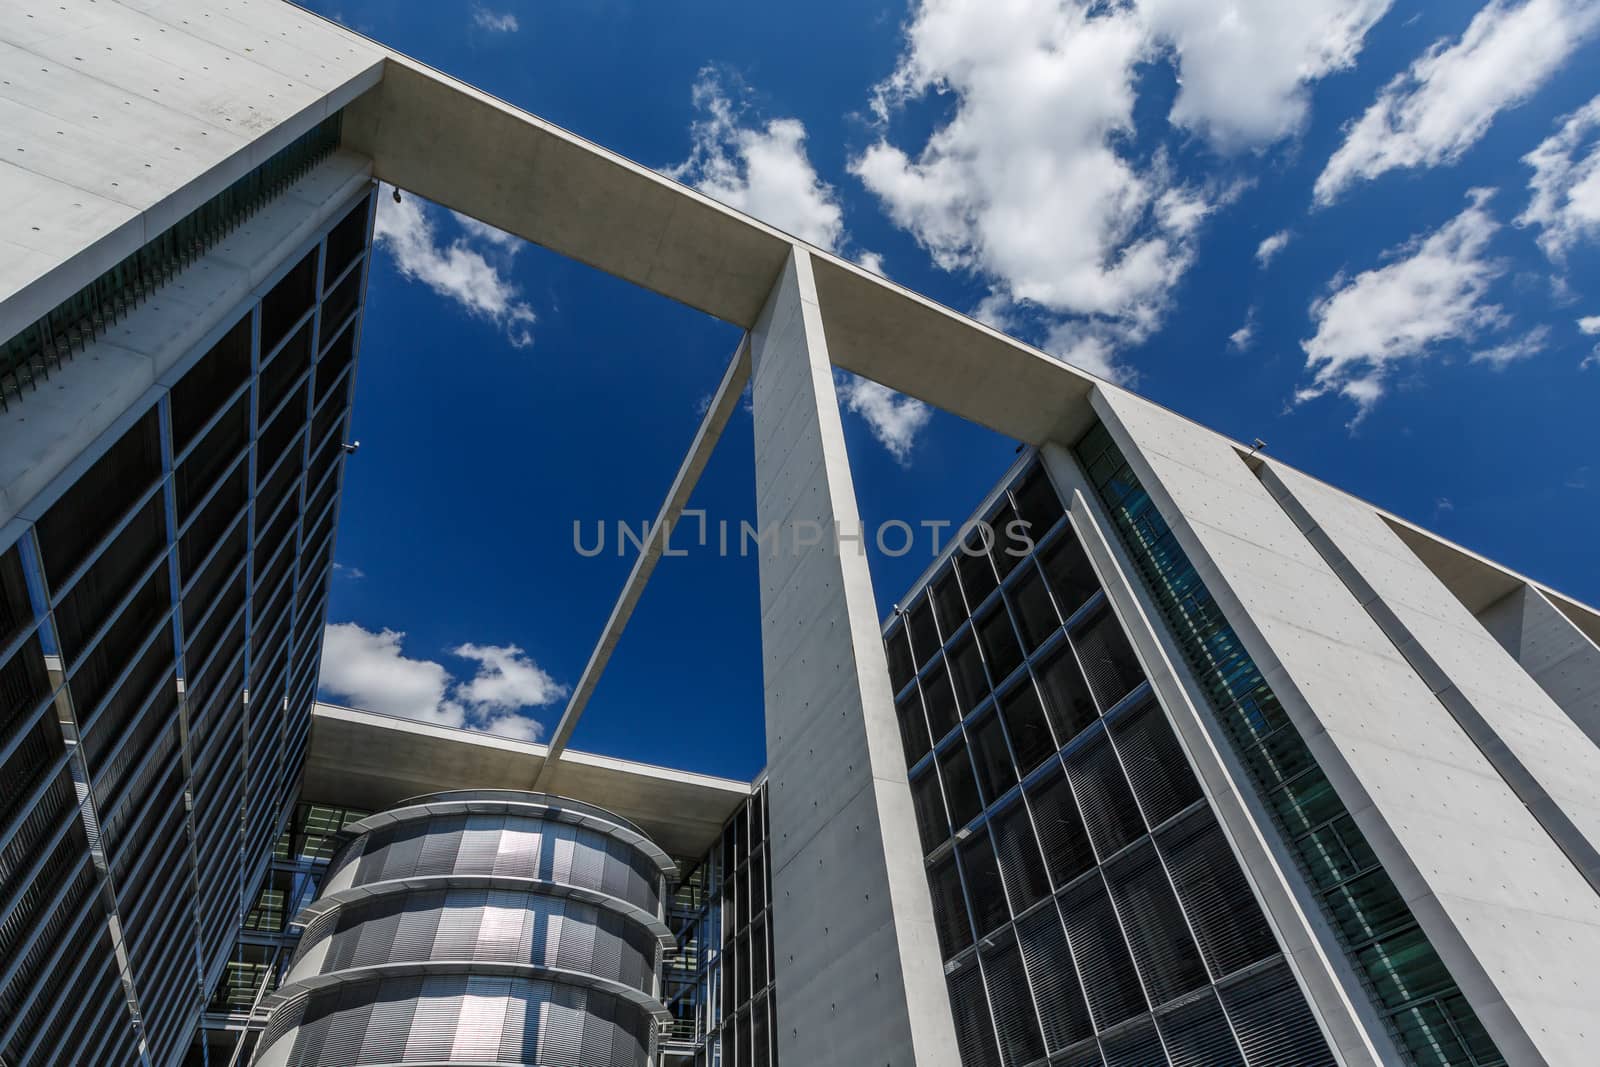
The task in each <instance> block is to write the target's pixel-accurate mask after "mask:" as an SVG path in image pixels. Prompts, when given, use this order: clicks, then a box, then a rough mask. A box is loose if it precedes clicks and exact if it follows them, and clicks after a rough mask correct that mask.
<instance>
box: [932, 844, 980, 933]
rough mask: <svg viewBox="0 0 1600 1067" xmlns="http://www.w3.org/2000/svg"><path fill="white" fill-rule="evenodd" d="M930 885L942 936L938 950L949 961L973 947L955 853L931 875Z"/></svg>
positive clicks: (948, 856)
mask: <svg viewBox="0 0 1600 1067" xmlns="http://www.w3.org/2000/svg"><path fill="white" fill-rule="evenodd" d="M928 883H929V885H930V886H931V887H932V889H933V926H934V929H935V930H936V931H937V932H938V934H939V948H940V950H941V952H942V954H943V957H944V958H945V959H949V958H950V957H951V956H954V955H955V954H956V953H958V952H960V951H961V950H962V949H964V948H966V947H967V946H968V945H970V944H972V927H971V925H970V924H969V923H968V922H967V905H966V901H965V900H963V899H962V897H961V878H960V876H959V875H958V874H957V873H956V858H955V855H954V854H953V853H952V854H949V855H947V856H945V857H944V859H942V860H940V861H939V862H938V863H936V864H934V866H933V867H932V868H931V869H930V870H929V871H928Z"/></svg>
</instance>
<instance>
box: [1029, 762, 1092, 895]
mask: <svg viewBox="0 0 1600 1067" xmlns="http://www.w3.org/2000/svg"><path fill="white" fill-rule="evenodd" d="M1025 792H1026V793H1027V796H1028V804H1029V806H1030V807H1032V808H1033V824H1034V826H1035V827H1036V828H1037V829H1038V831H1039V844H1040V846H1041V849H1042V851H1043V852H1044V860H1045V866H1046V867H1047V868H1048V869H1049V871H1050V878H1051V880H1052V881H1054V882H1055V885H1056V888H1057V889H1059V888H1061V887H1062V886H1064V885H1066V884H1067V883H1068V882H1070V881H1072V880H1073V879H1074V878H1076V877H1077V876H1078V875H1080V874H1082V873H1083V872H1084V871H1086V870H1088V869H1089V868H1090V867H1093V866H1094V851H1093V850H1092V849H1091V848H1090V847H1089V836H1088V834H1087V833H1085V832H1084V828H1083V819H1082V817H1080V816H1079V814H1078V805H1077V802H1076V801H1074V800H1073V799H1072V790H1071V789H1070V788H1068V786H1067V776H1066V773H1065V772H1064V771H1053V772H1051V773H1050V774H1048V775H1047V776H1046V777H1045V779H1044V780H1043V781H1042V782H1036V783H1034V784H1033V785H1031V786H1029V787H1028V788H1027V789H1026V790H1025Z"/></svg>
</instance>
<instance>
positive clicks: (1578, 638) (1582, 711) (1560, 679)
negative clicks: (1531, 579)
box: [1477, 584, 1600, 744]
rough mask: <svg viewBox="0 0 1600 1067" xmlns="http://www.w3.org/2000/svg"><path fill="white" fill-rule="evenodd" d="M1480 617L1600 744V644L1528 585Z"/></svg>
mask: <svg viewBox="0 0 1600 1067" xmlns="http://www.w3.org/2000/svg"><path fill="white" fill-rule="evenodd" d="M1477 619H1478V621H1479V622H1481V623H1483V626H1484V628H1485V629H1486V630H1488V631H1489V633H1490V634H1492V635H1493V636H1494V639H1495V640H1497V641H1499V642H1500V645H1501V647H1502V648H1504V649H1505V650H1506V652H1508V653H1509V654H1510V655H1511V658H1512V659H1514V660H1516V661H1517V663H1518V664H1520V665H1521V666H1522V669H1523V670H1525V671H1527V672H1528V674H1529V676H1530V677H1532V678H1533V680H1534V681H1536V682H1538V683H1539V686H1540V687H1541V688H1542V689H1543V690H1544V691H1545V693H1546V695H1548V696H1549V697H1550V699H1551V700H1553V701H1555V702H1556V704H1557V705H1558V706H1559V707H1560V708H1561V710H1562V711H1564V712H1566V713H1567V715H1568V716H1570V717H1571V718H1572V721H1573V722H1574V723H1576V724H1577V726H1578V729H1580V730H1582V731H1583V732H1584V733H1585V734H1586V735H1588V737H1589V740H1591V741H1593V742H1595V743H1596V744H1600V646H1596V644H1595V643H1594V641H1593V640H1592V639H1591V638H1590V637H1589V635H1588V634H1586V633H1584V632H1583V631H1582V630H1580V629H1578V627H1577V626H1576V625H1575V624H1574V623H1573V622H1572V620H1571V619H1569V618H1568V617H1567V616H1566V615H1564V614H1563V613H1562V612H1561V611H1560V610H1559V609H1557V608H1556V606H1555V605H1554V604H1552V603H1551V602H1550V598H1549V597H1547V596H1545V595H1544V593H1542V592H1541V591H1539V590H1538V589H1536V588H1535V587H1533V586H1531V585H1527V584H1523V585H1519V586H1518V587H1517V588H1516V589H1514V590H1512V591H1511V592H1509V593H1507V594H1506V595H1505V596H1503V597H1501V598H1500V599H1499V600H1497V601H1495V602H1494V603H1493V604H1490V605H1489V606H1488V607H1486V608H1484V609H1483V610H1481V611H1479V612H1478V613H1477Z"/></svg>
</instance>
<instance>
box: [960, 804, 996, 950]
mask: <svg viewBox="0 0 1600 1067" xmlns="http://www.w3.org/2000/svg"><path fill="white" fill-rule="evenodd" d="M957 851H959V852H960V853H961V873H962V875H963V876H964V877H965V879H966V883H967V901H968V903H969V904H970V905H971V907H972V925H973V927H974V929H976V930H977V932H978V936H979V937H982V936H983V935H984V934H987V933H989V932H990V931H991V930H993V929H994V928H995V927H997V926H999V925H1000V924H1001V923H1003V922H1005V921H1006V918H1007V914H1006V891H1005V886H1004V885H1003V884H1002V883H1001V881H1000V863H999V861H998V860H996V859H995V856H994V846H993V845H992V844H990V843H989V835H988V834H987V833H986V832H984V831H983V830H982V829H979V831H978V832H977V833H975V834H973V835H972V836H971V837H969V838H967V839H966V840H965V841H963V842H962V843H961V844H960V845H959V846H957Z"/></svg>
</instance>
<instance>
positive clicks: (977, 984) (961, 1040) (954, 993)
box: [950, 960, 1000, 1067]
mask: <svg viewBox="0 0 1600 1067" xmlns="http://www.w3.org/2000/svg"><path fill="white" fill-rule="evenodd" d="M950 1009H951V1011H952V1012H953V1013H954V1015H955V1024H956V1047H957V1048H959V1049H960V1050H961V1063H962V1067H1000V1052H999V1049H998V1048H996V1046H995V1041H994V1029H993V1027H991V1025H990V1023H989V998H988V996H987V995H986V994H985V993H984V991H983V975H982V974H981V973H979V971H978V965H977V961H976V960H974V961H971V962H970V963H969V964H968V965H967V966H966V967H965V968H964V969H963V970H960V971H957V972H956V973H955V974H953V975H951V976H950Z"/></svg>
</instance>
